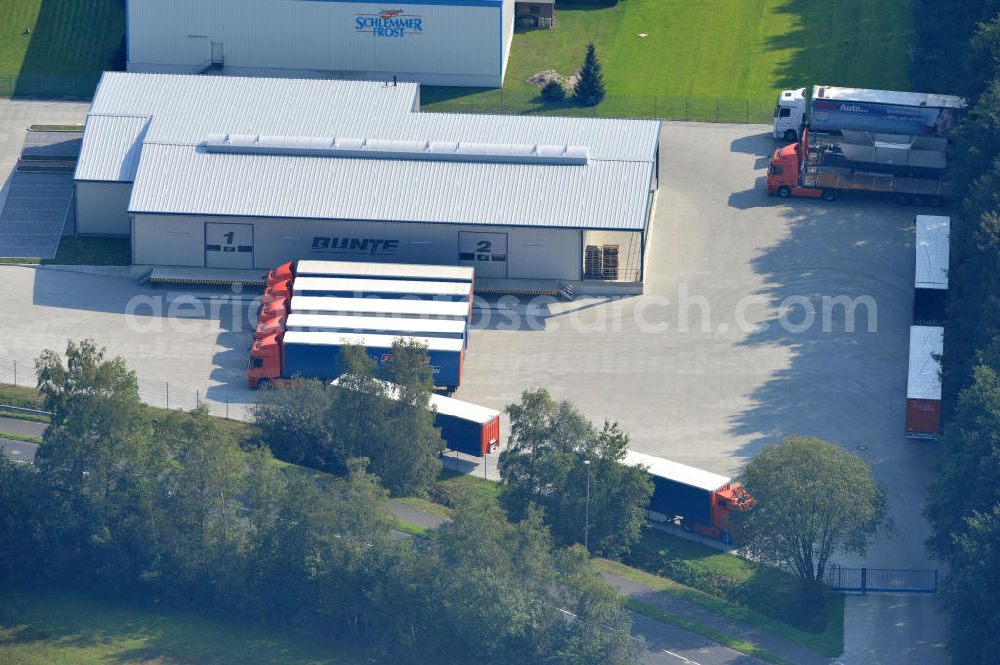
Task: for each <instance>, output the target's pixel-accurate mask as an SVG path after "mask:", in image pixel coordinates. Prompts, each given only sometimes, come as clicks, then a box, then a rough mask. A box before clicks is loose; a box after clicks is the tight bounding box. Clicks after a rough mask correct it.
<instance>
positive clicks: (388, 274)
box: [267, 260, 475, 284]
mask: <svg viewBox="0 0 1000 665" xmlns="http://www.w3.org/2000/svg"><path fill="white" fill-rule="evenodd" d="M474 274H475V272H474V270H473V269H472V268H469V267H465V266H437V265H421V264H413V263H370V262H361V261H312V260H303V261H292V262H289V263H284V264H282V265H280V266H278V267H277V268H274V269H273V270H271V271H270V272H268V275H267V278H268V282H271V281H278V280H291V279H292V278H294V277H297V276H302V277H348V278H361V279H403V280H411V281H430V282H465V283H468V284H472V283H473V279H474Z"/></svg>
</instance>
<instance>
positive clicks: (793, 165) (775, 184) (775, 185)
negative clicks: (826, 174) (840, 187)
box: [766, 138, 823, 199]
mask: <svg viewBox="0 0 1000 665" xmlns="http://www.w3.org/2000/svg"><path fill="white" fill-rule="evenodd" d="M805 140H806V139H805V138H803V141H805ZM803 147H804V143H801V142H800V143H792V144H790V145H786V146H783V147H781V148H777V149H776V150H775V151H774V154H773V155H771V163H770V164H768V167H767V181H766V182H767V185H766V186H767V193H768V194H769V195H771V196H780V197H781V198H783V199H787V198H788V197H789V196H807V197H812V198H819V197H821V196H823V190H822V189H819V188H818V187H802V186H800V183H799V171H800V170H801V169H802V150H803Z"/></svg>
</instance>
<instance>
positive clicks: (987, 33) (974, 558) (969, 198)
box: [916, 0, 1000, 665]
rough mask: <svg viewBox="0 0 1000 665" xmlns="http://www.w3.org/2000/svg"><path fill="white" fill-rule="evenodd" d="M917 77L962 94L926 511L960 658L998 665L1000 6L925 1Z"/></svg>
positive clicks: (973, 0)
mask: <svg viewBox="0 0 1000 665" xmlns="http://www.w3.org/2000/svg"><path fill="white" fill-rule="evenodd" d="M920 9H921V12H920V14H918V17H919V24H918V31H919V33H920V38H921V49H920V53H919V63H918V64H919V66H918V68H917V74H916V76H917V78H918V79H919V80H920V82H921V83H923V84H925V85H926V86H927V89H930V90H934V91H936V92H948V93H955V94H961V95H964V96H966V97H967V98H968V99H969V103H970V108H969V110H968V112H967V114H966V116H965V118H964V119H963V120H962V121H961V122H960V123H959V125H958V126H957V127H956V129H955V132H954V146H953V152H952V155H951V159H950V160H949V161H950V163H951V164H953V165H954V169H953V177H954V179H955V185H956V187H957V189H958V192H959V194H960V195H961V196H962V199H961V205H960V208H959V210H958V211H957V212H956V214H954V215H953V216H952V236H951V270H950V275H949V277H950V279H949V282H950V286H951V289H950V294H949V298H950V302H949V307H948V327H947V329H946V337H945V349H946V352H945V354H944V359H943V378H944V388H945V400H946V407H947V413H946V415H947V416H948V417H947V424H946V425H945V428H944V432H943V436H942V440H941V441H942V444H943V447H944V459H943V461H942V463H941V466H940V469H939V473H938V477H937V479H936V482H935V483H934V484H933V486H932V488H931V490H930V493H929V497H928V505H927V510H926V515H927V517H928V519H929V520H930V523H931V527H932V533H933V535H932V537H931V538H930V540H929V546H930V548H931V550H932V551H933V552H934V553H935V554H936V555H937V556H939V557H941V558H942V559H943V560H944V561H946V562H947V563H948V564H949V568H950V575H949V576H948V578H947V579H946V582H945V598H946V602H947V606H948V608H949V610H950V613H951V639H950V648H951V652H952V655H953V658H954V660H955V662H957V663H972V664H977V663H983V664H984V665H985V664H986V663H994V662H996V658H997V655H996V654H997V653H998V652H1000V608H998V606H997V604H996V601H995V590H994V589H993V587H992V585H991V582H992V581H994V580H996V579H998V578H1000V552H998V551H997V547H996V544H997V542H1000V541H998V536H1000V378H998V371H1000V307H998V304H1000V2H997V0H942V1H940V2H923V3H921V5H920Z"/></svg>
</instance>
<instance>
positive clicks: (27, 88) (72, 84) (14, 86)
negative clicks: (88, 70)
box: [0, 74, 99, 101]
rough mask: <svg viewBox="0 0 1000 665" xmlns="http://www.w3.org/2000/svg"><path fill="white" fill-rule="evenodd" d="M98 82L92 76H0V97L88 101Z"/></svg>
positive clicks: (92, 95)
mask: <svg viewBox="0 0 1000 665" xmlns="http://www.w3.org/2000/svg"><path fill="white" fill-rule="evenodd" d="M98 80H99V79H98V78H97V77H93V76H46V75H40V74H0V97H20V98H24V99H65V100H73V101H89V100H90V99H92V98H93V97H94V91H95V90H96V89H97V82H98Z"/></svg>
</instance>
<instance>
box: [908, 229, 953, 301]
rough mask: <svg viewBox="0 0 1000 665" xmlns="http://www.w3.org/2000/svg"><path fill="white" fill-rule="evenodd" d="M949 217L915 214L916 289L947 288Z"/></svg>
mask: <svg viewBox="0 0 1000 665" xmlns="http://www.w3.org/2000/svg"><path fill="white" fill-rule="evenodd" d="M950 235H951V218H950V217H938V216H935V215H917V239H916V242H915V246H916V252H917V270H916V277H915V280H914V283H913V284H914V286H915V287H916V288H918V289H947V288H948V255H949V247H948V245H949V238H950Z"/></svg>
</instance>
